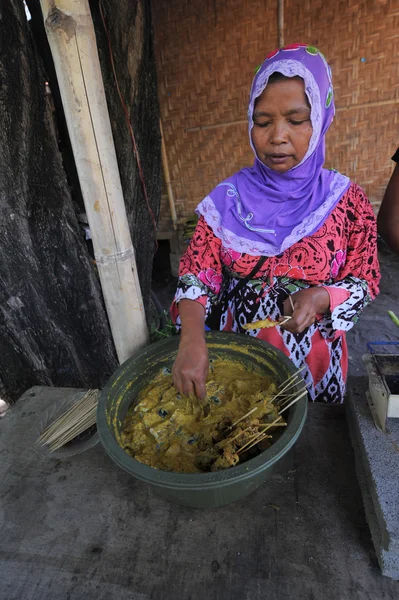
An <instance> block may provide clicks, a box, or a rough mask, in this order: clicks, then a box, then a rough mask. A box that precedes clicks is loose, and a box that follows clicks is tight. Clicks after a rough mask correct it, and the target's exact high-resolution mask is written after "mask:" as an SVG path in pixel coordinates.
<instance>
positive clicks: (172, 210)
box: [159, 119, 177, 231]
mask: <svg viewBox="0 0 399 600" xmlns="http://www.w3.org/2000/svg"><path fill="white" fill-rule="evenodd" d="M159 129H160V131H161V149H162V166H163V174H164V177H165V183H166V189H167V192H168V199H169V208H170V214H171V217H172V224H173V229H174V230H175V231H176V229H177V214H176V205H175V199H174V196H173V190H172V184H171V183H170V173H169V162H168V155H167V153H166V145H165V138H164V135H163V127H162V120H161V119H159Z"/></svg>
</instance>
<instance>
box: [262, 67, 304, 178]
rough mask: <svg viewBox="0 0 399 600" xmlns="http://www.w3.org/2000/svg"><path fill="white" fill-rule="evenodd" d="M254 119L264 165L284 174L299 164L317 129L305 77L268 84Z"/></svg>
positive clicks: (284, 79) (283, 79)
mask: <svg viewBox="0 0 399 600" xmlns="http://www.w3.org/2000/svg"><path fill="white" fill-rule="evenodd" d="M253 121H254V126H253V128H252V141H253V144H254V146H255V150H256V154H257V156H258V158H259V160H260V161H262V162H263V164H265V165H266V166H267V167H270V169H273V171H279V172H280V173H285V172H286V171H288V170H289V169H292V167H295V166H296V165H298V164H299V163H300V162H301V160H302V159H303V157H304V156H305V154H306V152H307V149H308V147H309V142H310V138H311V136H312V130H313V129H312V123H311V121H310V108H309V103H308V101H307V99H306V96H305V86H304V82H303V80H302V79H299V78H298V79H291V78H285V77H284V78H282V79H279V80H277V81H273V82H270V83H268V85H267V86H266V88H265V89H264V91H263V93H262V94H261V95H260V96H259V98H257V100H256V102H255V108H254V114H253Z"/></svg>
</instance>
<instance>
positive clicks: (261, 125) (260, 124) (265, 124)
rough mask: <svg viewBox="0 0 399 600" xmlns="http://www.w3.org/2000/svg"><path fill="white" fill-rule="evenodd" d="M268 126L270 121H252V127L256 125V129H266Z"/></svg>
mask: <svg viewBox="0 0 399 600" xmlns="http://www.w3.org/2000/svg"><path fill="white" fill-rule="evenodd" d="M270 124H271V123H270V121H266V122H265V123H258V122H257V121H254V125H256V126H257V127H267V126H268V125H270Z"/></svg>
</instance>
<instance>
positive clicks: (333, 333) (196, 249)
mask: <svg viewBox="0 0 399 600" xmlns="http://www.w3.org/2000/svg"><path fill="white" fill-rule="evenodd" d="M258 260H259V256H258V257H256V256H250V255H248V254H240V253H238V252H235V251H233V250H231V249H229V248H225V247H224V246H223V245H222V243H221V240H220V239H219V238H217V237H216V236H215V234H214V233H213V231H212V229H211V228H210V227H209V226H208V225H207V224H206V222H205V221H204V220H203V218H202V217H201V218H200V220H199V222H198V225H197V228H196V230H195V233H194V236H193V238H192V240H191V243H190V245H189V247H188V249H187V251H186V253H185V254H184V256H183V257H182V259H181V263H180V272H179V275H180V277H179V285H178V290H177V293H176V297H175V301H174V303H173V305H172V308H171V313H172V317H173V319H174V321H175V323H176V324H177V325H179V315H178V302H179V301H180V300H182V299H183V298H188V299H191V300H195V301H198V302H201V304H203V306H204V307H205V308H206V323H207V324H208V326H210V327H211V328H213V329H215V328H217V329H222V330H229V331H236V332H240V333H247V334H248V335H254V336H256V337H258V338H260V339H264V340H266V341H268V342H269V343H271V344H273V345H274V346H276V347H277V348H279V349H280V350H282V351H283V352H284V353H285V354H286V355H287V356H288V357H289V358H290V359H291V360H292V361H293V362H294V363H295V364H296V365H297V366H298V367H300V366H302V365H303V364H305V365H306V366H307V369H306V371H305V381H307V383H309V391H310V396H311V397H312V399H313V400H321V401H326V402H342V400H343V394H344V390H345V381H346V374H347V346H346V340H345V331H348V330H349V329H350V328H351V327H352V326H353V324H354V323H355V322H356V320H357V318H358V315H359V314H360V312H361V311H362V310H363V308H364V306H366V305H367V304H368V303H369V302H370V301H371V299H373V298H374V297H375V296H376V295H377V294H378V284H379V279H380V273H379V265H378V259H377V247H376V223H375V217H374V213H373V210H372V207H371V205H370V203H369V202H368V200H367V198H366V197H365V194H364V192H363V190H362V189H361V188H360V187H359V186H357V185H355V184H352V185H351V186H350V188H349V189H348V191H347V192H346V193H345V194H344V196H343V197H342V198H341V200H340V201H339V203H338V204H337V206H336V207H335V209H334V210H333V212H332V213H331V214H330V215H329V217H328V218H327V219H326V221H325V222H324V224H323V225H322V227H320V229H319V230H318V231H317V232H316V233H314V234H313V235H311V236H308V237H305V238H303V239H302V240H300V241H299V242H297V243H295V244H294V245H293V246H291V247H290V248H288V249H287V250H286V251H285V252H283V253H282V254H280V255H279V256H273V257H269V258H267V259H266V261H265V262H264V264H263V266H262V267H261V269H260V271H259V272H258V273H257V274H256V276H255V278H254V279H252V280H251V281H248V282H247V283H246V285H245V286H243V288H242V289H241V291H240V292H238V293H237V294H236V295H234V287H235V286H236V285H237V283H238V281H239V278H242V277H248V275H249V274H250V273H251V271H252V270H253V269H254V267H255V266H256V263H257V261H258ZM309 286H323V287H325V288H326V289H327V291H328V293H329V295H330V313H329V314H327V315H322V316H320V319H319V320H318V321H317V322H316V323H315V324H314V325H312V326H311V327H309V328H308V329H307V330H306V331H305V332H303V333H301V334H291V333H289V332H287V331H284V330H283V329H282V328H281V327H275V328H271V329H260V330H252V331H249V332H246V331H245V330H244V329H243V328H242V326H243V325H244V324H245V323H247V322H255V321H257V320H260V319H264V318H266V317H270V318H272V319H278V317H280V316H281V315H282V312H283V302H284V300H285V299H286V298H287V296H288V295H290V294H292V293H295V291H298V290H300V289H304V288H307V287H309ZM228 293H229V294H230V296H231V297H230V298H229V300H226V298H227V295H228ZM218 303H220V304H218ZM215 307H217V320H216V325H215V319H213V318H212V315H213V313H214V312H215V310H216V308H215Z"/></svg>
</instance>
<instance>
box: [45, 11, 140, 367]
mask: <svg viewBox="0 0 399 600" xmlns="http://www.w3.org/2000/svg"><path fill="white" fill-rule="evenodd" d="M40 2H41V8H42V13H43V18H44V24H45V28H46V33H47V37H48V41H49V44H50V48H51V52H52V55H53V60H54V65H55V69H56V73H57V79H58V84H59V87H60V92H61V98H62V103H63V106H64V111H65V117H66V122H67V125H68V131H69V135H70V138H71V143H72V149H73V153H74V157H75V162H76V167H77V171H78V176H79V181H80V186H81V190H82V195H83V199H84V203H85V208H86V214H87V219H88V222H89V226H90V231H91V235H92V240H93V247H94V253H95V258H96V262H97V267H98V271H99V275H100V281H101V286H102V291H103V296H104V300H105V306H106V309H107V313H108V319H109V322H110V326H111V331H112V336H113V340H114V344H115V348H116V352H117V355H118V359H119V362H124V361H125V360H126V359H127V358H129V356H131V355H132V354H133V352H134V351H135V350H137V349H139V348H142V347H143V346H144V345H145V344H147V343H148V329H147V325H146V320H145V311H144V307H143V301H142V296H141V290H140V283H139V279H138V275H137V269H136V261H135V254H134V248H133V244H132V240H131V236H130V231H129V226H128V222H127V216H126V209H125V203H124V198H123V193H122V186H121V181H120V176H119V170H118V164H117V160H116V154H115V147H114V142H113V138H112V131H111V124H110V120H109V115H108V109H107V102H106V98H105V92H104V85H103V80H102V74H101V68H100V62H99V58H98V52H97V43H96V38H95V33H94V27H93V22H92V18H91V14H90V8H89V3H88V0H40Z"/></svg>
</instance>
